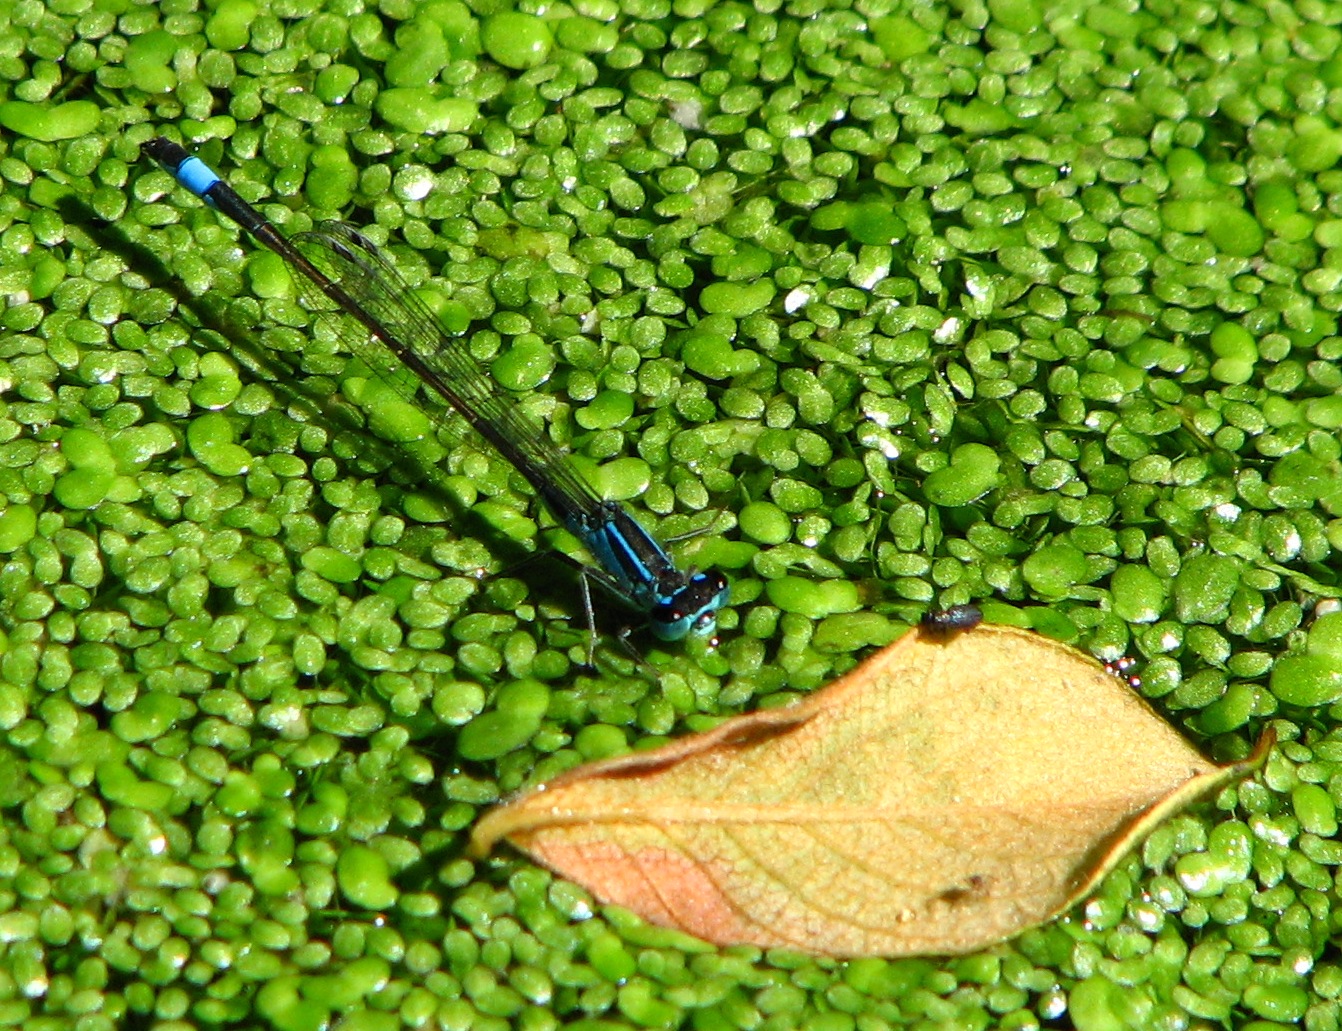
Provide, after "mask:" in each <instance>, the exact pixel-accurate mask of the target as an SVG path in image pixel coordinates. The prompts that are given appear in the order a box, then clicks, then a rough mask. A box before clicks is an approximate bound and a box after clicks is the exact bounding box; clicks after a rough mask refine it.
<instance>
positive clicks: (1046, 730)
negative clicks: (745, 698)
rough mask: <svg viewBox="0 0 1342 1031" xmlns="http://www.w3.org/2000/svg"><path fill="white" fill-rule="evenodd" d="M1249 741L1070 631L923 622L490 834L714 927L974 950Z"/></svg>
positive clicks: (1212, 778)
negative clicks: (1229, 745) (1191, 726)
mask: <svg viewBox="0 0 1342 1031" xmlns="http://www.w3.org/2000/svg"><path fill="white" fill-rule="evenodd" d="M1260 750H1261V749H1260ZM1250 765H1251V763H1244V764H1238V765H1236V766H1233V767H1225V768H1222V767H1218V766H1216V765H1214V764H1212V763H1210V762H1208V761H1207V760H1206V759H1204V758H1203V757H1202V756H1201V755H1200V754H1199V753H1198V752H1197V751H1196V750H1195V749H1194V748H1193V747H1192V746H1191V745H1190V744H1189V743H1188V742H1187V741H1186V740H1184V738H1183V737H1181V736H1180V735H1179V734H1178V733H1177V732H1176V731H1175V730H1174V729H1173V728H1172V727H1170V726H1169V724H1167V723H1165V722H1164V721H1163V720H1161V719H1160V718H1159V717H1158V716H1156V715H1155V714H1154V713H1153V712H1152V711H1151V710H1150V708H1148V706H1147V705H1146V704H1145V702H1143V701H1142V699H1140V698H1139V697H1138V696H1137V695H1136V694H1134V693H1133V692H1132V691H1131V690H1130V689H1129V688H1128V687H1127V685H1125V684H1123V683H1122V682H1120V681H1119V680H1117V679H1116V678H1115V677H1113V676H1111V675H1110V674H1108V673H1106V672H1105V670H1104V668H1103V667H1102V666H1100V664H1099V663H1097V662H1096V661H1095V660H1094V659H1092V658H1090V657H1089V656H1087V655H1084V654H1082V653H1081V652H1078V651H1076V650H1075V649H1073V648H1069V647H1067V646H1066V645H1063V644H1059V643H1058V642H1056V641H1052V640H1049V639H1048V638H1044V637H1040V636H1038V635H1037V634H1034V633H1031V632H1029V631H1026V630H1020V629H1016V628H1013V627H1006V626H979V627H976V628H974V629H972V630H968V631H966V632H964V633H958V634H950V635H948V634H946V633H945V632H943V631H941V630H940V629H938V628H920V629H917V630H915V631H913V632H911V633H909V634H907V635H905V636H904V637H903V638H901V639H900V640H899V641H897V642H896V643H895V644H893V645H891V646H890V647H889V648H886V649H885V650H884V651H881V652H879V653H878V654H876V655H875V656H873V657H872V658H871V659H870V660H868V661H867V662H866V663H864V664H863V665H862V666H860V667H859V668H858V669H856V670H854V671H853V672H851V673H849V674H848V675H847V676H845V677H843V678H841V679H840V680H837V681H835V682H834V683H833V684H830V685H829V686H828V687H826V688H824V689H823V690H821V691H818V692H817V693H816V694H814V695H812V696H811V697H809V698H807V699H805V700H804V701H802V702H800V703H798V704H796V705H793V706H790V707H788V708H785V709H774V710H767V711H763V712H758V713H752V714H750V715H747V716H739V717H735V718H733V719H730V720H727V721H725V722H724V723H723V724H721V725H720V726H718V727H717V728H715V729H714V730H711V731H709V732H707V733H704V734H698V735H695V736H693V737H690V738H686V739H684V740H681V741H677V742H675V743H672V744H670V745H667V746H665V747H663V748H659V749H656V750H654V751H649V752H642V753H636V754H633V755H627V756H622V757H619V758H616V759H611V760H607V761H604V762H596V763H590V764H588V765H586V766H583V767H580V768H578V769H576V770H573V771H570V772H569V773H567V774H565V775H564V776H562V777H559V778H557V779H556V780H554V781H552V782H551V783H549V784H546V785H543V786H541V787H539V788H536V789H534V790H532V791H530V792H528V793H526V794H525V795H523V796H522V797H520V798H518V799H517V800H516V801H514V802H512V803H510V804H508V805H505V806H501V807H499V808H496V809H494V810H493V811H491V812H490V813H488V814H486V816H485V817H484V818H483V819H482V820H481V821H480V822H479V823H478V824H477V826H476V828H475V831H474V833H473V835H472V841H471V847H472V851H474V852H475V853H476V854H478V855H484V854H486V853H488V852H489V850H490V849H491V848H492V847H493V845H494V843H495V842H496V841H498V839H500V838H504V837H506V838H507V839H508V840H509V841H510V842H512V843H513V844H514V845H515V846H517V847H518V848H520V849H522V850H523V851H525V852H527V853H529V854H530V855H532V856H534V857H535V858H536V859H538V860H539V861H541V862H542V863H544V864H546V865H547V866H550V867H552V868H553V869H555V870H557V871H558V872H560V873H561V874H563V875H564V876H565V877H568V878H570V879H571V880H574V881H576V882H577V883H579V884H581V885H583V886H584V887H586V888H587V889H588V890H590V891H591V892H592V893H593V894H594V895H596V896H597V897H598V898H600V899H601V900H603V901H605V902H610V903H617V904H619V905H622V906H625V907H627V908H629V909H631V910H633V911H634V912H636V913H638V914H639V915H641V916H642V917H644V918H645V919H647V920H649V921H652V922H654V923H658V924H663V925H666V926H671V927H676V928H679V929H681V930H684V931H687V932H689V933H690V934H693V935H696V936H698V937H700V938H704V939H706V940H708V941H711V942H715V943H718V944H723V945H726V944H735V943H752V944H756V945H760V946H765V947H774V946H777V947H788V948H795V949H802V950H805V951H808V952H814V953H822V954H826V955H832V956H860V955H886V956H901V955H913V954H930V953H959V952H968V951H972V950H975V949H978V948H981V947H983V946H985V945H988V944H991V943H992V942H995V941H999V940H1001V939H1003V938H1007V937H1010V936H1011V935H1014V934H1017V933H1019V932H1020V931H1022V930H1024V929H1025V928H1027V927H1030V926H1033V925H1035V924H1038V923H1041V922H1043V921H1044V920H1047V919H1049V918H1050V917H1052V916H1054V915H1056V914H1057V913H1059V912H1061V911H1062V910H1064V909H1066V908H1067V907H1068V906H1070V905H1071V904H1072V903H1073V902H1075V901H1076V900H1077V899H1078V898H1079V897H1081V896H1082V895H1084V894H1085V893H1086V892H1087V891H1089V889H1090V888H1091V887H1092V886H1093V885H1094V884H1095V882H1096V881H1098V880H1099V878H1100V877H1102V876H1103V875H1104V873H1105V872H1107V871H1108V870H1109V869H1110V868H1111V867H1112V866H1113V864H1114V863H1115V862H1117V861H1118V859H1119V858H1120V857H1121V855H1122V854H1123V853H1124V852H1125V851H1126V850H1127V849H1128V848H1129V847H1131V845H1132V844H1133V843H1134V841H1135V840H1136V839H1137V838H1138V837H1140V835H1141V834H1142V833H1143V832H1145V831H1146V830H1148V829H1149V828H1150V826H1151V825H1152V824H1153V823H1154V822H1155V821H1156V820H1158V819H1161V818H1163V816H1164V815H1166V814H1167V813H1168V812H1170V811H1171V810H1173V809H1175V808H1177V807H1179V806H1181V805H1183V804H1185V803H1186V802H1187V801H1188V800H1190V799H1191V798H1193V797H1194V796H1195V795H1197V794H1199V793H1201V792H1203V791H1205V790H1208V789H1210V788H1212V787H1214V786H1216V785H1218V784H1220V783H1223V782H1225V781H1227V780H1229V779H1231V778H1233V777H1236V776H1240V775H1242V774H1243V773H1244V772H1245V771H1246V770H1247V769H1248V768H1249V766H1250Z"/></svg>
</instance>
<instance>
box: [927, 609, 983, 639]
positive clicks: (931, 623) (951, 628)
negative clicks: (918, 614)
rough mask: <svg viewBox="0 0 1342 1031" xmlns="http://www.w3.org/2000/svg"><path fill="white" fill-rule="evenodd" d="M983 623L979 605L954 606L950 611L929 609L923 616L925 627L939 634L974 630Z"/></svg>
mask: <svg viewBox="0 0 1342 1031" xmlns="http://www.w3.org/2000/svg"><path fill="white" fill-rule="evenodd" d="M982 622H983V610H982V609H981V608H979V607H978V606H977V605H952V606H951V607H950V608H948V609H929V610H928V611H927V612H925V613H924V614H923V621H922V623H923V626H924V627H925V628H926V629H928V630H931V631H933V632H935V633H938V634H954V633H958V632H959V631H961V630H972V629H973V628H974V627H976V626H978V625H979V624H980V623H982Z"/></svg>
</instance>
